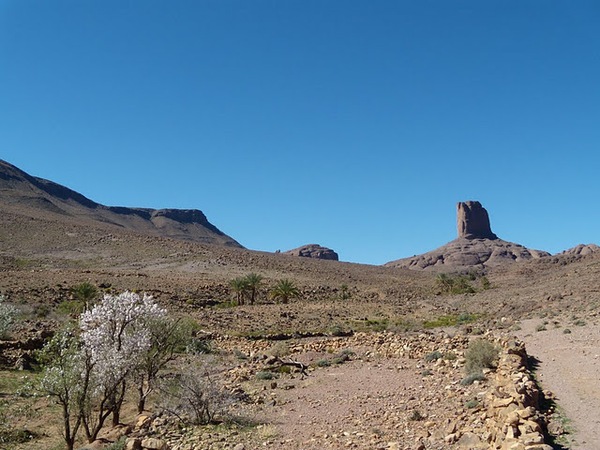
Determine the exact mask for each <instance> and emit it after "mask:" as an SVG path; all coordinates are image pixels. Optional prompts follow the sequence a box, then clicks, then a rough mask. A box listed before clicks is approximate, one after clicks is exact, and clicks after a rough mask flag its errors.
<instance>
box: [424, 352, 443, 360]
mask: <svg viewBox="0 0 600 450" xmlns="http://www.w3.org/2000/svg"><path fill="white" fill-rule="evenodd" d="M442 356H443V355H442V354H441V353H440V352H438V351H437V350H436V351H434V352H431V353H428V354H427V355H425V361H427V362H433V361H437V360H438V359H440V358H441V357H442Z"/></svg>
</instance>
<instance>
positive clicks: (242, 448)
mask: <svg viewBox="0 0 600 450" xmlns="http://www.w3.org/2000/svg"><path fill="white" fill-rule="evenodd" d="M233 450H246V446H245V445H244V444H242V443H239V444H237V445H236V446H235V447H233Z"/></svg>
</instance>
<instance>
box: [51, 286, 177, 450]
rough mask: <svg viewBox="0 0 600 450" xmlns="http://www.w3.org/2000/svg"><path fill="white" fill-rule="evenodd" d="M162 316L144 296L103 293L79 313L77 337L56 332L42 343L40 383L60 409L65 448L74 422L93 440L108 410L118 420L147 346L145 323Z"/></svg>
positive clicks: (149, 339) (71, 437)
mask: <svg viewBox="0 0 600 450" xmlns="http://www.w3.org/2000/svg"><path fill="white" fill-rule="evenodd" d="M165 317H166V311H165V310H164V309H162V308H160V307H159V306H158V305H157V304H156V303H155V302H154V300H153V299H152V297H150V296H148V295H144V296H143V297H140V296H139V295H137V294H135V293H132V292H124V293H122V294H119V295H116V296H115V295H108V294H107V295H105V296H104V298H103V299H102V300H101V301H100V302H99V303H98V304H96V305H95V306H94V307H93V308H92V309H90V310H88V311H86V312H84V313H82V314H81V316H80V318H79V330H77V331H78V335H77V333H76V332H69V333H66V334H64V333H63V334H58V335H57V337H56V338H54V339H53V340H52V341H50V342H49V343H48V344H47V345H46V346H45V348H44V351H43V352H42V354H43V355H45V357H44V358H43V359H44V361H45V362H46V363H47V364H46V375H45V377H44V380H43V382H42V387H43V388H44V390H45V391H46V392H47V393H48V394H49V395H50V396H52V397H54V398H55V399H56V401H57V402H58V403H59V404H60V405H61V406H62V408H63V422H64V437H65V442H66V443H67V447H68V448H69V449H71V448H72V445H73V442H74V439H75V435H76V434H77V430H78V429H79V427H80V426H83V429H84V431H85V435H86V438H87V439H88V441H89V442H93V441H94V440H95V439H96V438H97V436H98V433H99V432H100V430H101V429H102V426H103V425H104V422H105V421H106V419H107V418H108V417H109V416H110V415H111V414H112V418H113V423H115V424H118V422H119V414H120V411H121V405H122V404H123V399H124V397H125V392H126V389H127V380H128V378H129V376H130V375H131V374H132V373H133V372H134V371H135V370H136V369H137V368H138V367H139V366H140V365H141V363H142V362H143V361H144V358H145V356H146V355H147V353H148V351H149V349H150V348H151V347H152V343H153V341H152V333H151V331H150V324H151V323H153V322H155V321H157V320H159V319H163V318H165Z"/></svg>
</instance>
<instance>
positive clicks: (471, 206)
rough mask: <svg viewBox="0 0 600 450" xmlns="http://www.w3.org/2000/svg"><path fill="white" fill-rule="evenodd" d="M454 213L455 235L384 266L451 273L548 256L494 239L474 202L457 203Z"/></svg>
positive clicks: (483, 213)
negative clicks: (437, 245)
mask: <svg viewBox="0 0 600 450" xmlns="http://www.w3.org/2000/svg"><path fill="white" fill-rule="evenodd" d="M456 212H457V214H456V216H457V220H456V222H457V228H458V238H456V239H455V240H453V241H450V242H448V243H447V244H446V245H443V246H442V247H439V248H437V249H435V250H432V251H430V252H427V253H423V254H421V255H415V256H413V257H409V258H402V259H398V260H395V261H391V262H389V263H387V264H385V265H386V266H389V267H400V268H406V269H414V270H435V271H446V272H451V271H461V270H469V269H484V268H491V267H497V266H502V265H505V264H510V263H513V262H520V261H527V260H530V259H538V258H542V257H545V256H550V253H548V252H545V251H542V250H532V249H528V248H526V247H524V246H522V245H520V244H515V243H513V242H508V241H504V240H502V239H500V238H498V236H496V234H494V233H493V232H492V229H491V226H490V219H489V216H488V213H487V211H486V210H485V208H484V207H483V206H481V203H479V202H477V201H467V202H460V203H458V204H457V207H456Z"/></svg>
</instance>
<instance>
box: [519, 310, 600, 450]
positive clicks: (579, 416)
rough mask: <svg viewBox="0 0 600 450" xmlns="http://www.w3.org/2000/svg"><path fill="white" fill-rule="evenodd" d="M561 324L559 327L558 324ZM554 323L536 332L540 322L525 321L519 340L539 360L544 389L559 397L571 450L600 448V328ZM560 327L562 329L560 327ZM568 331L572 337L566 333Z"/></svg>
mask: <svg viewBox="0 0 600 450" xmlns="http://www.w3.org/2000/svg"><path fill="white" fill-rule="evenodd" d="M555 322H558V323H555ZM573 322H574V321H573V320H566V319H565V320H560V321H558V320H557V321H551V322H550V323H548V324H546V325H545V328H547V330H542V331H537V328H538V327H541V326H542V325H543V322H542V320H541V319H531V320H526V321H523V322H522V324H521V326H522V329H521V330H520V331H519V332H517V337H518V338H519V339H521V340H523V341H524V342H525V345H526V347H527V353H528V354H529V355H531V356H533V357H535V358H537V359H538V360H539V367H538V369H537V377H538V380H539V381H540V383H541V386H542V388H543V389H545V390H549V391H551V392H553V393H554V395H555V396H556V402H557V403H558V405H559V407H560V408H561V409H562V411H563V412H564V415H565V416H566V418H567V419H568V420H569V425H568V426H569V427H570V428H571V429H572V430H573V433H572V435H571V437H572V439H571V442H570V444H568V445H569V448H571V449H574V450H597V449H598V448H600V383H599V381H600V326H599V325H598V324H594V323H593V322H592V321H590V320H586V323H585V325H581V324H580V325H576V324H575V323H573ZM557 325H560V327H557ZM565 329H569V330H571V333H565Z"/></svg>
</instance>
